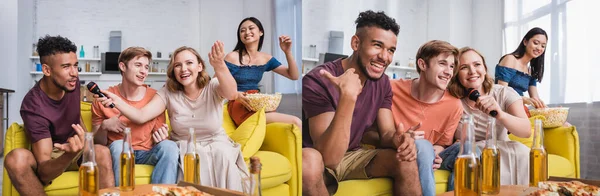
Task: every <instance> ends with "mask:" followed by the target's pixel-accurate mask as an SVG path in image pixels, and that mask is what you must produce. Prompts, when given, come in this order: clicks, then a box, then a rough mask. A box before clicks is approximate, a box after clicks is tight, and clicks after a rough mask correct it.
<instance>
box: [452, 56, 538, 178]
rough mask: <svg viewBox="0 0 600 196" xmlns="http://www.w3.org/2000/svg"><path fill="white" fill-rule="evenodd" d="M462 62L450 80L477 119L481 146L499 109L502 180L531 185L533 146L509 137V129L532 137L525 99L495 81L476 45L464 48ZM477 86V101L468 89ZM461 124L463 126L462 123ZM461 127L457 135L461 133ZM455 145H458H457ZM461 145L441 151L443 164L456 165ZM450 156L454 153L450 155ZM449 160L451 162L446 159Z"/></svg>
mask: <svg viewBox="0 0 600 196" xmlns="http://www.w3.org/2000/svg"><path fill="white" fill-rule="evenodd" d="M459 52H460V54H459V63H458V66H457V67H456V68H455V69H454V74H453V77H452V79H451V80H450V84H448V90H449V91H450V94H452V96H455V97H457V98H460V100H461V102H462V105H463V113H464V114H472V115H473V117H474V123H475V141H476V142H477V145H478V146H479V148H481V149H482V148H483V147H484V144H485V139H486V138H485V135H486V132H487V123H488V121H489V118H491V116H490V115H489V113H490V112H491V111H493V110H496V111H497V112H498V114H497V115H496V117H495V118H496V130H497V131H496V138H497V140H498V142H497V147H498V149H499V151H500V184H502V185H514V184H518V185H527V184H528V183H529V147H527V146H525V145H524V144H522V143H520V142H516V141H511V140H510V139H509V138H508V133H507V132H509V131H510V133H512V134H513V135H515V136H517V137H522V138H528V137H529V136H530V135H531V129H530V127H531V126H530V125H529V120H528V119H527V115H526V114H525V110H524V109H523V99H522V98H521V96H519V94H517V92H515V90H513V89H512V88H510V87H507V86H503V85H497V84H494V80H493V79H492V78H491V77H490V76H489V75H488V74H487V65H486V64H485V59H484V58H483V56H482V55H481V53H479V52H478V51H476V50H475V49H472V48H468V47H465V48H461V49H460V51H459ZM469 88H473V89H475V90H478V91H479V92H480V93H481V96H480V97H479V99H477V101H472V100H470V99H469V98H468V97H465V89H469ZM459 127H461V126H460V125H459ZM460 132H461V130H460V129H459V130H457V131H456V133H455V136H458V135H460ZM453 147H455V148H453ZM456 147H458V145H456V144H455V145H453V146H451V147H449V149H450V148H453V149H455V150H449V149H447V150H446V151H444V152H442V153H440V156H442V157H443V160H444V162H443V163H442V168H444V167H446V168H448V167H447V166H449V165H451V166H453V165H454V159H453V158H452V157H456V156H457V155H458V148H456ZM447 157H450V158H449V159H448V158H447ZM446 161H448V162H446Z"/></svg>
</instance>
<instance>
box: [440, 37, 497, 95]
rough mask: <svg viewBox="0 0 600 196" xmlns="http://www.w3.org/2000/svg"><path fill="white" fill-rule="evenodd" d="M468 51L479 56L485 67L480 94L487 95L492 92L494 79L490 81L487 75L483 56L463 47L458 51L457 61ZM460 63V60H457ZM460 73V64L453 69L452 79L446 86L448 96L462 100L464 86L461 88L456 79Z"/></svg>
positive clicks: (490, 78)
mask: <svg viewBox="0 0 600 196" xmlns="http://www.w3.org/2000/svg"><path fill="white" fill-rule="evenodd" d="M469 51H473V52H475V53H477V55H479V57H481V60H482V61H483V66H484V67H485V72H486V74H485V79H484V80H483V84H482V85H483V91H484V92H482V93H484V94H487V93H489V92H490V91H491V90H492V87H493V86H494V79H492V77H491V76H490V75H489V74H487V71H488V68H487V64H486V63H485V58H483V55H481V53H480V52H479V51H477V50H475V49H473V48H470V47H463V48H461V49H460V50H458V52H459V53H458V59H460V57H461V56H462V55H463V54H464V53H466V52H469ZM459 61H460V60H459ZM459 71H460V62H459V63H458V65H457V66H456V68H454V73H453V74H452V79H450V83H449V84H448V92H450V94H451V95H452V96H454V97H457V98H459V99H461V98H463V97H464V96H465V91H466V89H465V86H463V85H462V84H461V83H460V80H459V79H458V72H459Z"/></svg>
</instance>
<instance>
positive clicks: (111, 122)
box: [102, 114, 127, 133]
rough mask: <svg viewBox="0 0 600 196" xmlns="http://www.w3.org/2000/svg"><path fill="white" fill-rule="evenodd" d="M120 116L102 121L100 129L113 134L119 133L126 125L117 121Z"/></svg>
mask: <svg viewBox="0 0 600 196" xmlns="http://www.w3.org/2000/svg"><path fill="white" fill-rule="evenodd" d="M119 117H121V114H119V115H116V116H113V117H111V118H109V119H106V120H104V121H102V128H104V129H106V130H108V131H112V132H115V133H121V132H123V131H124V130H125V127H127V125H126V124H125V123H123V122H121V121H120V120H119Z"/></svg>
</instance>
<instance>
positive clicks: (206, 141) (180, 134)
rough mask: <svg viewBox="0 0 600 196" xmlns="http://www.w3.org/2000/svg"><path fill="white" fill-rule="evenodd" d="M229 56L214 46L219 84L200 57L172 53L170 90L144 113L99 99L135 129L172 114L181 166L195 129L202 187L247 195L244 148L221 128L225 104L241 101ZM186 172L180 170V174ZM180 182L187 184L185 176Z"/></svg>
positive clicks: (188, 50)
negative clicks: (243, 180) (230, 66)
mask: <svg viewBox="0 0 600 196" xmlns="http://www.w3.org/2000/svg"><path fill="white" fill-rule="evenodd" d="M224 56H225V55H224V51H223V43H222V42H220V41H217V42H215V44H214V45H213V46H212V50H211V52H210V53H209V54H208V57H209V61H210V64H211V65H212V66H213V67H214V70H215V78H213V79H211V78H210V76H208V73H206V70H205V69H206V65H205V64H204V62H203V61H202V59H201V58H200V55H199V54H198V52H196V50H194V49H193V48H190V47H185V46H184V47H180V48H178V49H177V50H175V52H173V57H172V58H171V62H170V63H169V67H168V68H167V76H168V79H167V83H166V86H165V87H163V88H162V89H160V90H159V91H158V92H157V94H156V95H155V96H154V98H152V100H151V101H150V103H148V104H147V105H146V106H145V107H144V108H142V109H137V108H134V107H131V106H129V105H128V104H127V103H125V102H123V101H122V100H121V99H120V98H119V97H118V96H115V95H113V94H111V93H110V92H107V91H102V93H104V94H105V95H107V96H108V97H109V98H110V99H106V98H99V101H102V104H103V105H104V106H109V105H110V104H111V103H114V104H115V107H116V108H117V109H119V110H120V111H121V113H122V115H124V116H126V117H127V118H129V119H130V120H131V121H132V122H134V123H144V122H146V121H148V120H150V119H152V118H154V117H156V116H158V115H159V114H160V113H162V112H164V111H165V109H167V111H168V114H169V120H170V122H171V127H172V129H173V130H172V132H171V134H170V138H171V139H172V140H174V141H176V142H177V144H178V146H179V148H180V155H181V156H180V164H181V163H183V159H182V158H183V155H184V154H185V152H186V151H187V149H186V142H187V141H186V140H187V139H188V138H189V137H190V136H189V134H188V130H189V128H194V129H195V134H196V152H197V153H198V155H199V157H200V167H201V168H200V182H201V184H202V185H205V186H213V187H220V188H226V189H232V190H237V191H242V179H243V178H244V177H246V176H248V170H247V167H246V165H245V163H244V159H243V157H242V154H241V150H240V146H239V144H237V143H235V142H233V141H232V140H231V139H230V138H229V137H228V136H227V134H226V133H225V131H224V130H223V128H222V126H221V124H222V122H223V100H225V99H235V98H236V96H237V95H238V93H237V86H236V83H235V80H234V79H233V77H232V76H231V74H230V73H229V70H228V69H227V66H226V65H225V61H224V60H223V59H224ZM140 79H141V80H143V79H142V78H140ZM157 135H158V136H157ZM153 137H160V138H161V139H165V138H167V137H168V136H167V135H165V134H153ZM181 168H183V167H181V165H180V172H181V171H182V169H181ZM179 178H180V179H181V178H182V175H181V173H180V175H179Z"/></svg>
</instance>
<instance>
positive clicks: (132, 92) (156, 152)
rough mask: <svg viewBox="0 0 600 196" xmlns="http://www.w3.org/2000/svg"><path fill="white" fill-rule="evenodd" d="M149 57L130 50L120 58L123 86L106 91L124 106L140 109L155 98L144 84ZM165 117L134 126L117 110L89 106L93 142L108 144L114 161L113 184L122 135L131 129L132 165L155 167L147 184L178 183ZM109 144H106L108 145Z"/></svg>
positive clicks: (175, 157)
mask: <svg viewBox="0 0 600 196" xmlns="http://www.w3.org/2000/svg"><path fill="white" fill-rule="evenodd" d="M151 61H152V53H150V51H148V50H146V49H144V48H142V47H129V48H127V49H125V50H123V52H121V54H120V55H119V70H120V71H121V76H122V82H121V83H120V84H118V85H116V86H112V87H110V88H108V91H109V92H111V93H114V94H115V95H116V96H119V97H121V99H123V101H125V102H126V103H127V104H129V105H131V106H133V107H136V108H142V107H144V106H146V104H148V102H150V100H152V98H153V97H154V95H156V90H154V89H152V88H150V87H148V85H145V84H144V81H145V80H146V77H147V76H148V71H149V69H150V67H149V64H150V62H151ZM164 122H165V115H164V113H163V114H161V115H159V116H157V117H156V118H154V119H152V120H149V121H148V122H145V123H143V124H135V123H133V122H131V121H130V120H129V119H128V118H126V117H125V116H121V113H120V112H119V110H118V109H117V108H106V107H104V106H102V104H101V103H100V102H94V104H93V106H92V126H93V130H94V132H96V141H97V142H98V143H101V144H108V146H109V148H110V152H111V155H112V157H113V171H114V172H115V184H116V185H117V186H118V185H119V183H120V182H119V178H118V176H120V175H119V174H120V165H119V160H120V155H121V151H123V131H124V129H125V127H129V128H131V145H132V146H133V150H134V152H133V153H134V155H135V163H138V164H148V165H154V170H153V171H152V176H151V178H150V183H152V184H175V183H177V165H178V161H179V148H178V147H177V144H175V142H173V141H172V140H169V137H168V136H169V133H168V126H167V125H166V124H164ZM107 140H108V141H107Z"/></svg>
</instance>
